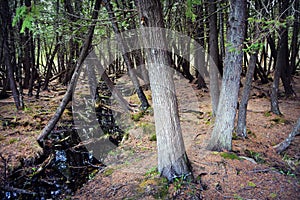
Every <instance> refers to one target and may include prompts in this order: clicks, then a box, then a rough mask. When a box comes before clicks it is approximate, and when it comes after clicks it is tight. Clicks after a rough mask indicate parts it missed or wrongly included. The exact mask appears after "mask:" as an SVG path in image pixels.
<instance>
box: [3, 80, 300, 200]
mask: <svg viewBox="0 0 300 200" xmlns="http://www.w3.org/2000/svg"><path fill="white" fill-rule="evenodd" d="M128 82H129V80H128V78H123V79H122V78H121V79H120V80H118V85H120V86H122V87H123V88H124V87H130V85H129V84H128ZM175 83H176V93H177V97H178V104H179V112H180V120H181V127H182V131H183V138H184V142H185V147H186V151H187V155H188V157H189V160H190V162H191V165H192V167H193V174H194V181H184V180H182V179H181V178H176V179H175V181H174V182H173V183H172V184H168V183H167V181H166V180H165V179H164V178H161V177H160V176H159V174H158V173H157V171H156V166H157V155H156V141H155V129H154V119H153V114H151V112H150V114H145V115H143V116H139V117H138V118H136V119H135V121H134V120H132V123H131V125H130V127H129V128H128V127H127V128H126V133H127V135H128V139H127V140H124V141H122V143H121V144H120V146H119V147H118V148H116V149H115V150H114V151H113V152H111V153H109V155H108V156H107V158H106V160H105V162H106V163H108V164H107V167H106V168H105V169H104V171H102V173H98V174H97V175H96V176H95V177H94V178H93V179H91V180H90V181H89V182H87V183H86V184H85V185H84V186H83V187H82V188H80V189H79V190H78V191H77V192H76V193H75V194H74V195H73V196H72V197H66V198H71V199H295V200H296V199H300V148H299V146H300V137H299V136H297V137H296V138H295V140H294V141H293V142H292V144H291V145H290V147H289V148H288V149H287V150H286V151H285V152H283V154H282V155H278V154H277V153H276V152H275V150H274V148H273V146H274V145H276V144H278V143H280V142H281V141H283V140H284V139H285V138H286V137H287V136H288V134H289V133H290V132H291V130H292V128H293V126H294V124H295V122H296V121H297V119H298V118H299V117H300V101H299V100H300V98H299V97H300V77H299V76H297V77H294V82H293V86H294V90H295V92H296V94H297V97H292V98H288V99H286V98H285V97H283V96H281V97H280V101H279V102H280V109H281V112H282V113H283V116H276V115H274V114H271V113H269V110H270V100H269V98H268V97H267V96H268V91H269V88H270V85H260V84H259V83H254V85H255V87H254V89H253V91H252V94H251V99H250V101H249V104H248V115H247V127H248V130H247V132H248V138H247V139H244V140H243V139H239V138H236V137H235V136H234V137H233V138H234V140H233V151H232V152H223V153H219V152H212V151H208V150H206V149H205V147H206V145H207V141H208V139H209V136H210V133H211V131H212V129H213V119H212V117H211V106H210V97H209V93H207V92H206V91H203V90H197V89H195V85H193V84H190V83H188V81H187V80H185V79H180V78H178V79H177V80H175ZM54 88H55V87H53V89H54ZM64 91H65V88H61V89H59V90H56V91H54V90H51V92H42V93H41V98H40V99H39V100H36V99H35V98H34V97H32V98H29V97H26V98H25V104H26V109H25V110H24V111H16V110H15V108H14V104H13V99H12V98H9V99H5V100H0V105H1V107H0V119H1V124H0V125H1V126H0V130H1V131H0V141H1V146H0V152H1V155H2V156H3V158H5V160H6V161H7V163H8V170H11V169H12V168H14V167H16V166H18V165H20V161H21V160H30V159H33V158H34V157H36V156H37V155H38V154H40V153H41V151H42V149H41V148H40V147H39V145H38V144H37V142H36V138H37V136H38V135H39V134H40V132H41V130H42V128H43V127H44V126H45V125H46V124H47V122H48V121H49V119H50V118H51V117H52V115H53V114H54V112H55V110H56V107H57V105H59V102H60V100H61V99H62V97H63V94H64ZM281 91H282V90H281ZM146 93H147V95H148V96H149V92H146ZM127 99H128V101H130V102H131V103H136V101H137V97H136V96H135V95H133V96H130V97H128V98H127ZM66 112H67V111H66ZM64 116H65V114H64ZM64 116H63V117H64ZM0 167H1V174H2V173H4V172H3V167H4V166H3V162H2V161H1V162H0ZM1 176H2V175H1ZM62 198H64V197H63V196H62Z"/></svg>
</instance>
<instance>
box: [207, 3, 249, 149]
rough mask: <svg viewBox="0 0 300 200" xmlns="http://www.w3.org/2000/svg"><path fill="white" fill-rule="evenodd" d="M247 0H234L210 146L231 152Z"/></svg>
mask: <svg viewBox="0 0 300 200" xmlns="http://www.w3.org/2000/svg"><path fill="white" fill-rule="evenodd" d="M246 3H247V2H246V0H231V1H230V14H229V19H228V20H229V28H228V33H227V42H228V44H229V45H228V46H227V48H226V55H225V62H224V66H225V68H224V74H223V80H222V87H221V94H220V100H219V102H220V103H219V106H218V111H217V116H216V121H215V127H214V129H213V131H212V134H211V138H210V140H209V144H208V146H207V148H208V149H209V150H215V151H222V150H228V151H230V150H231V148H232V132H233V129H234V120H235V114H236V108H237V102H238V93H239V86H240V77H241V71H242V61H243V51H242V48H243V42H244V36H245V20H246Z"/></svg>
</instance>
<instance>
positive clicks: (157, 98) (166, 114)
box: [138, 0, 192, 181]
mask: <svg viewBox="0 0 300 200" xmlns="http://www.w3.org/2000/svg"><path fill="white" fill-rule="evenodd" d="M138 6H139V13H140V18H142V17H145V18H146V20H147V24H145V25H146V26H150V27H164V23H163V16H162V8H161V3H160V0H140V1H139V2H138ZM142 35H143V38H144V40H143V41H144V42H145V45H146V46H149V47H151V46H153V45H154V46H157V47H166V36H165V35H164V34H163V33H162V31H161V30H160V29H158V30H157V31H152V32H151V31H150V34H149V32H147V30H145V29H142ZM163 49H164V48H162V49H159V48H158V49H147V63H148V65H149V78H150V86H151V90H152V100H153V107H154V118H155V129H156V137H157V149H158V171H159V172H160V173H161V175H162V176H164V177H166V178H167V179H168V180H169V181H173V179H174V178H176V177H187V176H190V175H191V173H192V172H191V167H190V164H189V160H188V157H187V155H186V152H185V147H184V142H183V138H182V133H181V132H182V131H181V127H180V121H179V115H178V105H177V99H176V95H175V85H174V81H173V79H172V77H173V75H172V72H171V59H170V56H169V54H168V52H167V51H165V50H163Z"/></svg>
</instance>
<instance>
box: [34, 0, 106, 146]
mask: <svg viewBox="0 0 300 200" xmlns="http://www.w3.org/2000/svg"><path fill="white" fill-rule="evenodd" d="M100 5H101V0H96V3H95V7H94V12H93V15H92V19H97V18H98V11H99V9H100ZM95 25H96V24H92V25H91V26H90V29H89V32H88V36H87V38H86V39H85V41H84V44H83V47H82V50H81V53H80V56H79V59H78V61H77V64H76V68H75V71H74V73H73V76H72V79H71V81H70V84H69V86H68V89H67V91H66V93H65V96H64V98H63V99H62V101H61V103H60V105H59V107H58V108H57V110H56V113H55V114H54V116H53V117H52V118H51V120H50V121H49V122H48V124H47V126H45V128H44V129H43V130H42V133H41V134H40V135H39V137H38V138H37V141H38V143H39V144H40V146H41V147H44V144H43V142H44V139H45V137H47V136H48V135H49V134H50V132H51V131H52V130H53V128H54V127H55V125H56V123H57V122H58V120H59V119H60V117H61V115H62V114H63V112H64V110H65V108H66V106H67V104H68V102H69V101H70V99H71V97H72V93H73V90H74V87H75V84H76V82H77V79H78V76H79V72H80V70H81V65H82V63H83V61H84V59H85V57H86V55H87V53H88V50H89V48H90V46H91V43H92V38H93V34H94V29H95Z"/></svg>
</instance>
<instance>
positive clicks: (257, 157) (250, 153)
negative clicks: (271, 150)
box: [245, 149, 265, 163]
mask: <svg viewBox="0 0 300 200" xmlns="http://www.w3.org/2000/svg"><path fill="white" fill-rule="evenodd" d="M245 153H246V155H247V156H248V157H250V158H253V159H254V160H255V161H256V162H258V163H264V162H265V160H264V159H263V158H262V155H261V154H260V153H258V152H255V151H251V150H248V149H246V150H245Z"/></svg>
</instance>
